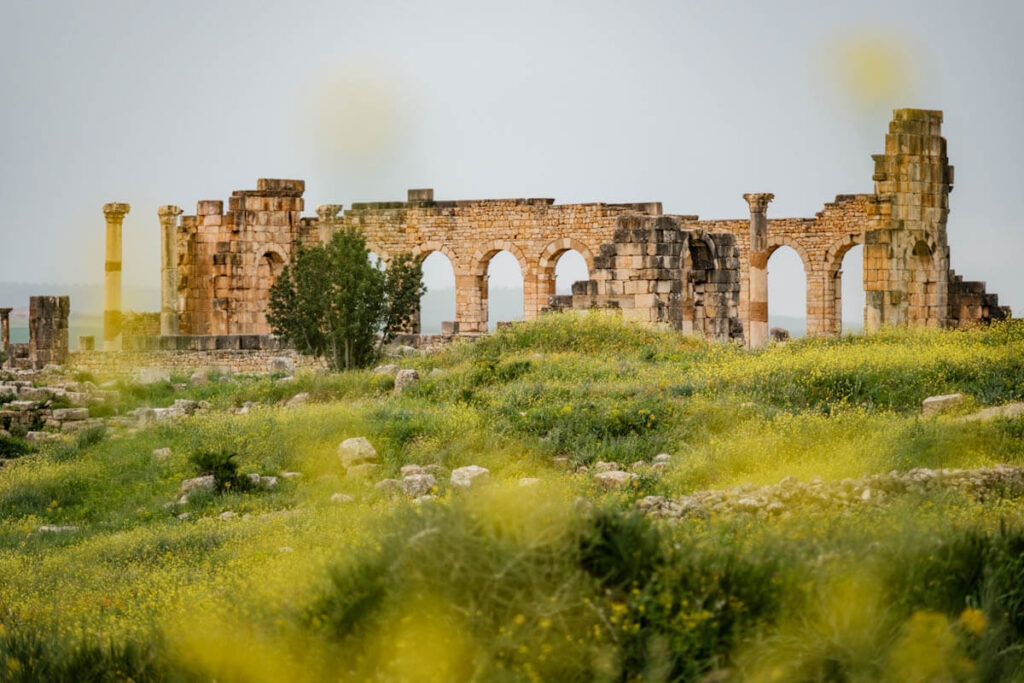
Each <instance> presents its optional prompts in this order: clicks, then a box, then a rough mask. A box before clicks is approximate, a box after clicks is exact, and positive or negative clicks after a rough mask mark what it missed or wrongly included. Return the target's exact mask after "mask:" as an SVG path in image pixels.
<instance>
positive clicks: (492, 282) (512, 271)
mask: <svg viewBox="0 0 1024 683" xmlns="http://www.w3.org/2000/svg"><path fill="white" fill-rule="evenodd" d="M484 296H485V297H486V300H487V331H488V332H493V331H494V330H495V329H497V326H498V323H499V322H506V321H511V320H522V319H523V271H522V268H520V266H519V261H518V260H517V259H516V257H515V256H514V255H512V253H511V252H509V251H505V250H502V251H499V252H497V253H496V254H494V255H493V256H492V257H491V258H490V260H489V261H488V262H487V277H486V282H485V284H484Z"/></svg>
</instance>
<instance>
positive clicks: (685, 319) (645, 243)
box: [104, 109, 1009, 348]
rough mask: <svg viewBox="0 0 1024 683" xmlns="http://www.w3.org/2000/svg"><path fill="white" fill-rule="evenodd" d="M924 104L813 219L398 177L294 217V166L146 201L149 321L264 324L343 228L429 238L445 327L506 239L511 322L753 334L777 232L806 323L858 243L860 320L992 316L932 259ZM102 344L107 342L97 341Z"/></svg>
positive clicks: (829, 296)
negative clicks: (404, 188) (163, 202)
mask: <svg viewBox="0 0 1024 683" xmlns="http://www.w3.org/2000/svg"><path fill="white" fill-rule="evenodd" d="M941 124H942V112H939V111H925V110H918V109H898V110H896V111H895V112H894V113H893V120H892V121H891V123H890V124H889V132H888V134H887V135H886V137H885V151H884V153H883V154H878V155H875V156H874V157H873V158H874V160H875V172H874V175H873V180H874V192H873V193H871V194H850V195H839V196H837V197H836V198H835V201H833V202H829V203H827V204H825V206H824V208H823V210H822V211H820V212H819V213H818V214H817V215H816V216H815V217H813V218H769V217H768V206H769V203H770V202H771V200H772V199H773V195H772V194H770V193H754V194H747V195H744V198H745V199H746V201H747V208H748V209H749V215H748V216H747V217H744V218H739V219H730V220H700V219H699V218H698V217H697V216H695V215H667V214H664V213H663V212H662V206H661V204H660V203H658V202H646V203H632V204H605V203H591V204H562V205H560V204H555V203H554V200H552V199H490V200H465V201H439V200H435V199H434V194H433V190H430V189H420V190H409V193H408V197H407V199H406V201H404V202H378V203H356V204H353V205H352V207H351V208H350V209H348V210H346V211H344V212H342V207H341V205H337V204H328V205H321V206H319V207H317V216H316V217H303V216H302V212H303V209H304V208H305V206H304V201H303V198H302V195H303V192H304V190H305V183H304V182H303V181H301V180H279V179H261V180H259V181H258V182H257V186H256V189H255V190H244V191H242V190H240V191H236V192H234V193H233V194H232V196H231V198H230V199H229V200H228V206H227V210H226V211H225V209H224V204H223V202H221V201H219V200H210V201H200V202H199V203H198V206H197V210H196V213H195V215H186V216H182V215H180V214H181V213H182V212H181V209H179V208H178V207H176V206H163V207H161V208H160V210H159V218H160V225H161V237H162V240H161V243H162V252H161V253H162V264H161V283H162V307H161V316H160V319H161V323H160V330H161V334H162V335H165V336H168V337H170V336H177V335H181V336H192V335H221V336H223V335H253V336H257V335H267V334H268V333H269V332H270V328H269V326H268V324H267V319H266V312H267V302H268V299H269V290H270V287H271V286H272V285H273V283H274V281H275V279H276V278H277V277H278V276H279V275H280V273H281V271H282V269H283V268H284V266H285V265H286V264H287V263H289V262H290V261H291V259H292V258H293V257H294V255H295V252H296V248H297V247H298V245H300V244H303V245H314V244H317V243H323V242H326V241H327V240H329V239H330V236H331V235H332V234H333V232H335V231H337V230H341V229H344V228H358V229H359V230H361V231H362V232H363V233H364V234H365V235H366V238H367V242H368V246H369V248H370V249H371V250H372V251H373V252H374V253H375V254H377V255H378V256H379V257H380V259H381V260H382V261H384V262H385V263H387V262H388V261H389V260H390V259H391V257H392V255H394V254H398V253H401V252H409V253H412V254H413V255H414V256H416V257H418V258H420V259H423V258H425V257H426V256H427V255H429V254H430V253H432V252H435V251H436V252H441V253H442V254H444V255H445V256H446V257H447V258H448V259H449V260H450V262H451V264H452V267H453V270H454V273H455V290H456V320H454V321H449V322H448V323H446V324H445V325H444V330H445V332H448V333H463V334H478V333H483V332H486V330H487V303H488V288H487V267H488V264H489V262H490V260H491V258H492V257H493V256H494V255H495V254H497V253H498V252H499V251H502V250H504V251H508V252H510V253H511V254H512V255H513V256H515V258H516V259H517V260H518V262H519V266H520V268H521V270H522V275H523V288H524V310H523V317H524V318H525V319H527V320H530V319H533V318H536V317H537V316H538V315H540V314H541V313H542V312H544V311H546V310H553V309H560V308H568V307H572V308H592V307H597V308H615V309H619V310H620V311H621V312H622V315H623V316H624V317H625V318H627V319H629V320H637V321H644V322H660V323H667V324H669V325H671V326H672V327H673V328H675V329H678V330H681V331H684V332H688V333H695V334H700V335H703V336H705V337H708V338H712V339H720V340H726V339H743V340H744V341H745V342H746V344H747V345H749V346H752V347H758V346H761V345H763V344H765V343H766V342H767V340H768V337H769V330H768V296H767V293H768V290H767V263H768V258H769V257H770V256H771V254H772V252H774V251H775V250H776V249H778V248H779V247H781V246H784V245H785V246H789V247H792V248H793V249H794V250H795V251H796V252H797V253H798V254H799V255H800V258H801V259H802V261H803V265H804V270H805V273H806V276H807V331H808V333H809V334H812V335H814V334H817V335H835V334H838V333H839V332H840V329H841V320H842V301H841V291H842V290H841V278H842V271H841V264H842V259H843V256H844V255H845V254H846V252H847V251H849V250H850V249H851V248H852V247H854V246H855V245H864V270H863V273H862V274H861V277H862V279H863V283H864V289H865V291H866V306H865V310H864V323H865V329H866V330H867V331H873V330H878V329H879V328H881V327H882V326H886V325H896V326H899V325H915V326H927V327H960V326H965V325H969V324H975V323H985V322H988V321H991V320H996V319H1001V318H1004V317H1007V316H1008V315H1009V310H1008V309H1007V308H1005V307H1000V306H999V304H998V299H997V297H996V295H994V294H989V293H988V292H987V291H986V290H985V285H984V283H980V282H964V281H963V280H962V278H961V277H960V276H958V275H956V274H955V273H954V272H953V271H952V270H950V267H949V264H950V260H949V247H948V244H947V240H946V223H947V217H948V214H949V193H950V191H951V190H952V187H953V167H952V166H950V165H949V163H948V159H947V156H946V141H945V139H944V138H943V137H942V135H941ZM108 207H111V208H110V210H109V211H108V210H107V207H105V208H104V210H105V212H106V213H107V218H108V227H107V230H108V245H110V240H111V236H112V235H113V238H114V239H115V240H116V247H117V248H116V249H115V250H111V249H108V264H107V272H108V285H110V283H111V281H112V280H113V279H114V277H119V274H120V270H119V268H120V219H121V218H123V215H124V213H125V212H127V205H124V204H112V205H108ZM568 250H576V251H577V252H579V253H580V254H581V255H582V257H583V259H584V260H585V261H586V264H587V267H588V270H589V278H590V279H589V280H588V281H584V282H578V283H576V285H575V286H574V287H573V294H572V296H571V297H556V296H555V264H556V262H557V261H558V259H559V257H560V256H561V255H562V254H564V253H565V252H566V251H568ZM108 301H111V302H112V303H111V306H109V308H110V310H108V313H107V315H108V320H109V325H110V327H111V329H110V330H109V331H108V332H107V333H106V334H105V335H104V347H105V348H109V347H112V346H116V343H117V339H118V338H119V332H118V330H117V329H116V327H117V320H118V319H119V308H120V302H119V300H118V301H116V306H115V305H114V298H113V297H111V295H110V291H109V289H108ZM108 345H110V346H108Z"/></svg>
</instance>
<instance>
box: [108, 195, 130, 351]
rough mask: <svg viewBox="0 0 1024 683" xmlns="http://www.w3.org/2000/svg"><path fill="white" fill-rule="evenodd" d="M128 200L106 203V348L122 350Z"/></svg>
mask: <svg viewBox="0 0 1024 683" xmlns="http://www.w3.org/2000/svg"><path fill="white" fill-rule="evenodd" d="M130 210H131V206H130V205H129V204H124V203H119V202H115V203H111V204H104V205H103V216H104V218H106V222H107V260H106V263H105V265H104V271H105V278H104V285H105V289H104V311H103V350H104V351H120V350H121V224H122V223H123V222H124V217H125V216H126V215H128V212H129V211H130Z"/></svg>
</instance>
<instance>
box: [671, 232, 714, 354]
mask: <svg viewBox="0 0 1024 683" xmlns="http://www.w3.org/2000/svg"><path fill="white" fill-rule="evenodd" d="M682 246H683V248H682V254H681V262H682V276H683V277H682V279H683V282H682V329H683V332H684V333H686V334H692V333H694V332H696V333H699V334H701V335H703V336H705V337H711V336H713V331H712V330H709V329H708V327H707V321H708V316H707V315H706V309H707V308H708V307H712V308H715V307H717V306H718V305H719V304H720V303H722V299H723V298H724V297H723V296H720V295H719V293H717V292H711V291H708V287H707V284H708V282H709V281H710V280H711V273H712V271H714V270H715V269H716V267H717V258H718V250H717V248H716V247H715V242H714V240H712V239H711V236H710V235H709V234H708V233H707V231H705V230H691V231H686V232H685V233H684V237H683V245H682Z"/></svg>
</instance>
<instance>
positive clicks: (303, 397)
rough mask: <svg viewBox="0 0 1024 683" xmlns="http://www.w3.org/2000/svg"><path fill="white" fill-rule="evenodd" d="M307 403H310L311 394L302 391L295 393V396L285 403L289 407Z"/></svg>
mask: <svg viewBox="0 0 1024 683" xmlns="http://www.w3.org/2000/svg"><path fill="white" fill-rule="evenodd" d="M306 403H309V394H307V393H306V392H302V393H300V394H295V395H294V396H292V397H291V398H290V399H288V402H287V403H285V404H284V405H285V407H287V408H294V407H295V406H301V405H303V404H306Z"/></svg>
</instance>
